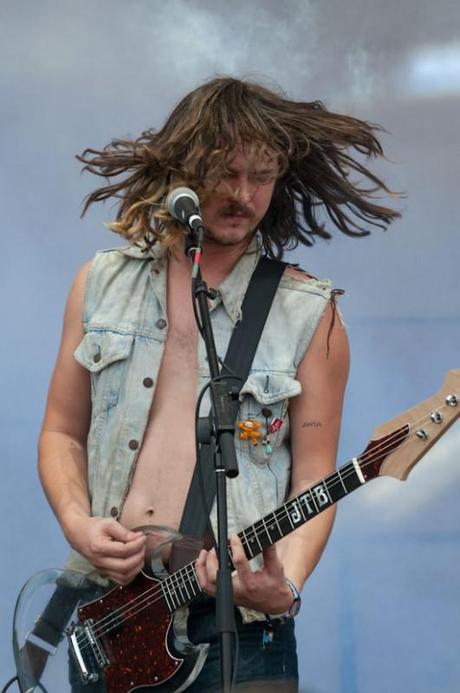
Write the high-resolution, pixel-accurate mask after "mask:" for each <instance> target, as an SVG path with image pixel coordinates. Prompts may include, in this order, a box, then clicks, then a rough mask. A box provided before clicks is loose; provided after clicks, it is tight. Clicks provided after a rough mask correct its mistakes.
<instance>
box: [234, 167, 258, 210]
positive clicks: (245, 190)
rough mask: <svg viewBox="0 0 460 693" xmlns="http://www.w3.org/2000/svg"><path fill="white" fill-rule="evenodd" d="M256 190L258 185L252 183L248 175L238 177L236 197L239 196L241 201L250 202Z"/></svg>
mask: <svg viewBox="0 0 460 693" xmlns="http://www.w3.org/2000/svg"><path fill="white" fill-rule="evenodd" d="M256 190H257V186H255V185H254V184H253V183H251V181H250V180H249V178H248V176H247V175H245V174H243V175H241V176H239V177H238V181H237V185H236V190H235V197H237V199H238V200H239V201H240V202H241V203H243V204H247V203H248V202H251V200H252V198H253V197H254V195H255V193H256Z"/></svg>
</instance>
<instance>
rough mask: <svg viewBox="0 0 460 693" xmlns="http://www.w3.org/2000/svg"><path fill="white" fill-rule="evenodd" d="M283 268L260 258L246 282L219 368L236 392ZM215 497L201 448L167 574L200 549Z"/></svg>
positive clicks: (209, 462)
mask: <svg viewBox="0 0 460 693" xmlns="http://www.w3.org/2000/svg"><path fill="white" fill-rule="evenodd" d="M285 267H286V264H285V263H284V262H280V261H279V260H272V259H270V258H266V257H261V258H260V259H259V262H258V264H257V267H256V269H255V270H254V272H253V274H252V277H251V280H250V282H249V285H248V288H247V291H246V294H245V296H244V300H243V305H242V319H241V321H240V322H239V323H237V324H236V325H235V327H234V329H233V332H232V336H231V338H230V342H229V345H228V348H227V353H226V355H225V359H224V365H223V367H222V369H221V374H222V375H227V374H231V375H234V376H237V378H238V379H236V378H235V380H233V379H232V381H231V382H232V384H234V385H235V390H237V391H238V393H239V391H240V390H241V387H242V386H243V384H244V383H245V381H246V380H247V378H248V375H249V371H250V368H251V365H252V362H253V360H254V356H255V353H256V349H257V346H258V344H259V340H260V337H261V335H262V331H263V328H264V325H265V323H266V321H267V317H268V314H269V312H270V307H271V305H272V302H273V299H274V297H275V294H276V290H277V288H278V284H279V282H280V279H281V276H282V274H283V272H284V269H285ZM238 409H239V401H238V399H237V398H236V399H235V403H234V411H233V415H234V419H235V421H236V417H237V414H238ZM200 470H201V471H200ZM200 474H201V480H202V481H201V482H200ZM200 486H202V487H203V491H204V495H205V503H206V508H207V510H206V511H205V508H204V507H203V494H202V492H201V489H200ZM215 494H216V484H215V473H214V465H213V449H212V446H211V445H201V446H200V455H199V459H198V460H197V463H196V465H195V471H194V473H193V477H192V481H191V483H190V488H189V492H188V496H187V500H186V501H185V507H184V512H183V514H182V520H181V523H180V527H179V532H180V534H181V535H182V537H183V539H180V540H179V541H177V542H176V543H175V544H174V546H173V550H172V552H171V560H170V566H169V567H170V571H174V570H177V569H179V568H180V567H182V566H183V565H185V564H186V563H188V562H189V561H191V560H193V559H194V558H195V557H196V554H197V551H198V550H199V549H200V548H201V544H202V539H203V535H204V533H205V530H206V525H207V523H208V516H209V512H210V511H211V508H212V504H213V501H214V497H215Z"/></svg>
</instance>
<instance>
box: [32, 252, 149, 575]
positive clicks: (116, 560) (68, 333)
mask: <svg viewBox="0 0 460 693" xmlns="http://www.w3.org/2000/svg"><path fill="white" fill-rule="evenodd" d="M89 267H90V264H89V263H87V264H86V265H84V266H83V267H82V269H81V270H80V272H79V273H78V275H77V276H76V278H75V281H74V283H73V286H72V288H71V291H70V294H69V298H68V301H67V306H66V311H65V316H64V326H63V333H62V340H61V345H60V349H59V354H58V357H57V361H56V365H55V368H54V372H53V376H52V378H51V384H50V388H49V393H48V401H47V406H46V412H45V417H44V421H43V426H42V430H41V434H40V439H39V473H40V479H41V482H42V485H43V488H44V490H45V493H46V496H47V498H48V501H49V503H50V505H51V507H52V509H53V511H54V513H55V515H56V517H57V519H58V520H59V522H60V524H61V526H62V529H63V532H64V534H65V536H66V539H67V540H68V542H69V543H70V544H71V546H73V548H75V549H76V550H77V551H79V552H80V553H81V554H83V555H84V556H85V557H86V558H87V559H88V560H89V561H90V562H91V563H92V565H94V566H95V567H96V568H97V569H98V570H99V571H100V572H101V573H103V574H104V575H107V576H108V577H110V578H111V579H113V580H115V581H117V582H122V583H126V582H129V580H131V579H132V578H133V577H134V576H135V575H136V573H137V572H139V570H140V568H141V567H142V564H143V557H144V541H145V539H144V537H143V535H141V534H139V533H136V532H131V531H129V530H128V529H126V528H124V527H123V526H122V525H120V524H119V523H118V522H116V521H115V520H113V519H111V518H93V517H91V511H90V503H89V495H88V486H87V460H86V438H87V435H88V430H89V424H90V418H91V385H90V376H89V373H88V372H87V371H86V370H85V369H84V368H83V367H82V366H80V364H78V363H77V362H76V361H75V359H74V358H73V352H74V350H75V349H76V347H77V346H78V344H79V343H80V341H81V340H82V338H83V326H82V315H83V300H84V287H85V281H86V276H87V273H88V270H89Z"/></svg>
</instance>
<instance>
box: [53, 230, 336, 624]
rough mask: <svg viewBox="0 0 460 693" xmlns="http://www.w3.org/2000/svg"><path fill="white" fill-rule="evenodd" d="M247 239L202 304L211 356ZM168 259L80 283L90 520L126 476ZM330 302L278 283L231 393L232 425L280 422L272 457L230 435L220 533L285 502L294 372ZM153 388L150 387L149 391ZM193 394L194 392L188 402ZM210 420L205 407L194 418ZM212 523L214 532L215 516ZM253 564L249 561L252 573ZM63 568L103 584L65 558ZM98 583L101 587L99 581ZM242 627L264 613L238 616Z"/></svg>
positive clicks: (152, 362)
mask: <svg viewBox="0 0 460 693" xmlns="http://www.w3.org/2000/svg"><path fill="white" fill-rule="evenodd" d="M256 245H257V243H256V240H254V242H253V243H252V244H251V246H250V247H249V249H248V251H247V253H246V254H245V255H243V256H242V257H241V259H240V260H239V261H238V263H237V264H236V266H235V267H234V269H233V270H232V272H231V273H230V274H229V275H228V277H227V278H226V279H225V280H224V282H223V283H222V284H221V285H220V287H219V288H218V293H217V298H216V299H215V300H214V301H213V302H212V305H211V321H212V326H213V330H214V337H215V342H216V349H217V353H218V355H219V356H221V357H222V358H223V357H224V356H225V353H226V350H227V345H228V342H229V339H230V335H231V333H232V330H233V327H234V325H235V323H236V322H237V321H238V320H239V318H240V316H241V305H242V302H243V298H244V294H245V292H246V289H247V286H248V283H249V280H250V277H251V275H252V273H253V271H254V269H255V266H256V264H257V261H258V259H259V254H260V253H259V252H258V250H257V248H256ZM166 273H167V255H166V251H165V250H164V249H163V248H161V247H158V248H157V247H154V249H153V250H152V251H151V253H150V254H146V253H144V252H142V251H141V250H139V249H138V248H136V247H133V246H129V247H123V248H114V249H110V250H103V251H100V252H98V253H97V254H96V256H95V258H94V260H93V263H92V266H91V269H90V271H89V274H88V278H87V283H86V293H85V302H84V317H83V328H84V333H85V335H84V339H83V340H82V342H81V343H80V344H79V346H78V347H77V349H76V351H75V353H74V357H75V359H76V360H77V361H78V363H80V364H81V365H82V366H83V367H84V368H86V369H87V370H88V371H89V372H90V375H91V398H92V418H91V426H90V431H89V436H88V441H87V453H88V485H89V493H90V499H91V509H92V514H93V515H95V516H102V517H110V516H112V517H119V516H120V514H121V510H122V507H123V503H124V500H125V498H126V496H127V493H128V491H129V488H130V484H131V481H132V478H133V475H134V470H135V464H136V459H137V456H138V453H139V450H140V447H141V445H142V440H143V436H144V433H145V428H146V425H147V420H148V415H149V411H150V407H151V404H152V400H153V397H154V394H155V384H156V380H157V375H158V371H159V368H160V363H161V358H162V355H163V350H164V346H165V341H166V338H167V334H168V316H167V310H166ZM330 300H331V288H330V282H329V280H324V281H319V280H316V279H310V280H305V279H301V278H295V277H293V276H291V275H289V274H288V273H287V272H285V273H284V275H283V276H282V278H281V281H280V284H279V287H278V290H277V293H276V295H275V298H274V301H273V304H272V306H271V309H270V313H269V316H268V319H267V322H266V324H265V328H264V330H263V333H262V336H261V339H260V342H259V346H258V349H257V353H256V356H255V358H254V362H253V364H252V368H251V371H250V374H249V377H248V379H247V381H246V382H245V383H244V385H243V387H242V389H241V392H240V402H241V404H240V411H239V417H238V418H239V420H240V421H244V420H246V419H248V418H251V419H256V420H258V421H260V423H261V430H263V431H265V428H266V419H265V417H264V416H263V414H262V409H264V408H269V409H270V411H271V416H270V418H271V420H273V419H275V418H278V419H280V420H281V421H282V422H283V423H282V425H281V427H280V428H279V430H277V431H276V432H274V433H273V434H270V443H271V449H272V451H271V454H268V452H267V447H266V446H263V445H261V444H258V445H257V446H255V445H253V443H252V442H251V441H250V440H241V439H240V436H239V432H237V433H236V434H235V445H236V452H237V458H238V463H239V476H238V477H236V478H235V479H229V480H228V491H227V497H228V524H229V532H230V533H232V532H236V533H237V532H240V531H241V530H243V529H245V528H246V527H248V526H249V525H251V524H253V523H254V522H255V521H256V520H258V519H259V518H260V517H261V516H263V515H265V514H266V513H268V512H270V511H272V510H274V509H275V508H277V507H278V506H279V505H281V504H282V503H283V502H284V500H285V499H286V496H287V493H288V490H289V480H290V468H291V455H290V446H289V417H288V407H289V400H290V398H291V397H295V396H296V395H298V394H299V393H300V391H301V385H300V383H299V381H298V380H296V377H295V376H296V371H297V367H298V365H299V363H300V361H301V360H302V357H303V355H304V354H305V351H306V349H307V348H308V345H309V343H310V340H311V338H312V335H313V333H314V331H315V329H316V327H317V325H318V322H319V320H320V318H321V316H322V315H323V313H324V311H325V309H326V307H327V304H328V302H329V301H330ZM205 356H206V352H205V348H204V343H203V340H201V339H200V340H199V354H198V358H199V379H198V380H199V383H198V392H199V391H200V390H201V388H202V387H203V385H204V384H205V383H206V382H207V381H208V380H209V369H208V364H207V361H206V358H205ZM152 381H153V384H152ZM197 394H198V393H197ZM208 411H209V401H207V400H206V398H205V399H204V403H203V409H202V410H201V414H202V415H204V414H207V413H208ZM215 505H216V504H215V503H214V508H213V511H212V514H211V519H212V523H213V525H214V528H215V529H216V508H215ZM260 560H261V559H260V558H259V559H258V558H255V559H253V561H254V563H255V565H256V566H257V565H260ZM67 568H69V569H73V570H79V571H83V572H85V573H88V574H90V573H91V577H92V578H93V579H95V580H96V581H98V582H100V583H102V584H104V580H103V579H102V578H100V576H98V575H97V573H96V572H95V569H94V568H93V567H92V566H91V565H90V564H89V563H88V562H87V561H86V559H84V558H83V556H81V555H80V554H78V553H77V552H75V551H72V553H71V556H70V558H69V560H68V563H67ZM105 584H106V581H105ZM240 610H241V613H242V615H243V619H244V620H245V621H246V622H248V621H251V620H255V619H261V618H265V617H264V615H263V614H259V613H258V612H255V611H252V610H249V609H244V608H241V609H240Z"/></svg>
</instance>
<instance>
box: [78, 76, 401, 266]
mask: <svg viewBox="0 0 460 693" xmlns="http://www.w3.org/2000/svg"><path fill="white" fill-rule="evenodd" d="M379 130H382V128H381V127H380V126H378V125H375V124H371V123H367V122H365V121H363V120H359V119H357V118H354V117H352V116H349V115H341V114H338V113H331V112H330V111H328V110H327V109H326V108H325V107H324V105H323V104H322V103H321V102H320V101H313V102H310V103H308V102H302V101H292V100H290V99H288V98H286V96H285V95H284V94H282V93H281V92H280V93H276V92H274V91H272V90H269V89H267V88H266V87H264V86H261V85H260V84H257V83H254V82H250V81H246V80H239V79H234V78H227V77H224V78H217V79H213V80H211V81H209V82H206V83H205V84H203V85H202V86H200V87H198V88H197V89H195V90H194V91H192V92H191V93H189V94H187V96H185V97H184V98H183V99H182V101H180V103H179V104H178V105H177V106H176V108H175V109H174V110H173V111H172V113H171V115H170V116H169V118H168V119H167V121H166V123H165V124H164V126H163V127H162V128H161V130H159V131H155V130H153V129H151V130H146V131H145V132H143V133H142V135H141V137H139V138H138V139H136V140H129V139H115V140H112V142H111V143H110V144H109V145H107V146H106V147H104V149H103V150H97V149H85V151H84V152H83V154H82V155H81V156H77V159H79V161H81V162H83V163H84V164H85V166H84V168H83V170H87V171H91V172H92V173H95V174H96V175H98V176H102V177H104V178H106V179H107V182H108V184H107V185H105V186H104V187H101V188H98V189H97V190H95V191H94V192H92V193H91V194H90V195H88V197H87V198H86V201H85V205H84V208H83V212H82V215H83V214H85V212H86V211H87V209H88V207H89V206H90V205H91V204H92V203H93V202H97V201H101V200H106V199H108V198H111V197H114V198H117V199H119V200H120V202H119V206H118V211H117V216H116V221H114V222H112V223H110V224H108V227H109V228H110V229H112V230H113V231H115V232H116V233H119V234H120V235H122V236H123V237H124V238H126V239H128V240H129V241H130V242H138V241H141V240H142V241H144V244H146V245H147V246H148V245H151V244H152V243H155V242H156V241H158V240H161V241H162V242H165V243H166V244H173V243H174V242H175V239H176V238H177V237H178V235H179V234H181V235H182V234H183V232H182V230H181V229H179V228H178V227H177V222H176V221H175V220H174V219H172V217H171V216H170V215H169V213H168V212H167V210H166V208H165V206H164V202H165V199H166V196H167V195H168V193H169V191H170V190H172V189H173V188H175V187H176V186H178V185H187V186H189V187H191V188H193V189H194V190H195V191H196V192H197V194H198V196H199V198H200V201H201V202H202V203H204V202H205V201H206V199H207V197H208V196H209V194H210V193H211V192H212V191H213V189H214V188H215V187H216V185H217V184H218V183H219V181H220V180H221V179H222V177H223V175H224V173H225V171H226V166H227V164H228V160H229V157H230V155H231V153H232V151H234V150H235V147H238V146H240V147H241V146H243V147H244V149H245V151H246V150H248V149H249V150H251V153H255V154H263V153H266V152H267V151H269V152H273V151H274V152H275V153H276V154H277V155H278V160H279V164H280V171H279V177H278V179H277V181H276V184H275V188H274V192H273V197H272V201H271V204H270V207H269V209H268V212H267V214H266V215H265V217H264V218H263V220H262V221H261V223H260V225H259V229H260V231H261V232H262V239H263V244H264V249H265V252H266V253H267V254H268V255H271V256H277V257H280V256H281V255H282V253H283V250H284V249H285V248H293V247H295V246H297V245H298V243H299V242H300V243H303V244H304V245H311V244H312V243H313V241H314V239H315V237H316V236H319V237H321V238H331V233H330V231H329V230H328V229H327V227H326V223H325V222H324V220H323V221H320V220H318V210H321V209H322V210H323V211H324V212H325V213H326V216H328V217H329V219H330V221H332V222H333V224H334V226H335V227H337V228H338V229H339V230H340V231H342V232H343V233H345V234H347V235H348V236H365V235H368V234H369V229H368V226H369V225H373V226H379V227H381V228H385V227H386V226H387V225H388V224H389V223H391V222H392V221H393V220H394V219H395V218H397V217H399V216H400V214H399V212H397V211H395V210H394V209H391V208H389V207H385V206H382V205H380V204H377V203H376V202H375V200H376V198H377V197H378V195H377V194H378V193H380V194H381V193H382V192H383V193H386V194H388V195H393V196H394V195H395V193H393V192H392V191H391V190H390V189H389V188H388V187H387V186H386V184H385V183H384V182H383V181H382V180H381V179H380V178H378V177H377V176H376V175H374V174H373V173H372V172H371V171H370V170H369V169H368V168H367V167H366V166H364V164H363V163H362V161H363V160H364V158H365V157H377V156H383V150H382V147H381V144H380V142H379V140H378V139H377V137H376V135H375V133H376V132H378V131H379ZM350 150H354V151H355V152H356V153H357V154H355V157H353V156H352V155H351V154H350ZM356 157H357V158H356ZM353 174H354V175H355V176H357V177H359V178H360V179H361V182H360V183H358V182H356V181H354V180H353ZM115 178H116V179H118V180H117V182H112V179H115ZM322 216H323V217H324V214H323V215H322Z"/></svg>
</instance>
